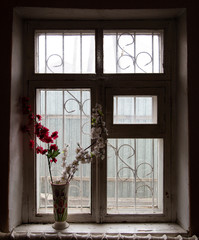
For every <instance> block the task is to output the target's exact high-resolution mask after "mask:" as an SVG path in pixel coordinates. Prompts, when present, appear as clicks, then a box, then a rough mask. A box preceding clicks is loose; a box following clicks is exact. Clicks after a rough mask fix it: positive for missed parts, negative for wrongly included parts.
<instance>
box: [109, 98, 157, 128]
mask: <svg viewBox="0 0 199 240" xmlns="http://www.w3.org/2000/svg"><path fill="white" fill-rule="evenodd" d="M113 104H114V113H113V114H114V117H113V123H114V124H156V123H157V96H114V97H113Z"/></svg>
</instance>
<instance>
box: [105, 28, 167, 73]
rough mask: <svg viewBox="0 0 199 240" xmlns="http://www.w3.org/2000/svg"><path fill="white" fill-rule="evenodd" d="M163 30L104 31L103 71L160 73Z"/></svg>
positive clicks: (161, 70)
mask: <svg viewBox="0 0 199 240" xmlns="http://www.w3.org/2000/svg"><path fill="white" fill-rule="evenodd" d="M162 41H163V31H152V30H151V31H138V30H129V31H126V30H123V31H122V30H119V31H111V30H106V31H104V73H162V72H163V69H162V64H163V56H162V55H163V54H162Z"/></svg>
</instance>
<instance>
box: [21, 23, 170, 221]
mask: <svg viewBox="0 0 199 240" xmlns="http://www.w3.org/2000/svg"><path fill="white" fill-rule="evenodd" d="M56 29H57V30H61V29H67V30H70V29H71V30H72V29H73V30H74V29H76V30H81V29H88V30H89V29H90V30H95V36H96V48H95V51H96V52H95V54H96V73H95V74H38V73H35V72H34V64H35V60H34V32H35V30H49V31H50V30H56ZM109 29H156V30H158V29H160V30H163V31H164V66H163V67H164V73H158V74H157V73H155V74H153V73H150V74H136V73H135V74H134V73H133V74H121V73H120V74H104V73H103V30H109ZM174 29H175V24H174V22H173V21H169V20H168V21H167V20H157V21H156V20H144V21H136V20H125V21H115V20H114V21H84V20H82V21H75V20H73V21H70V20H66V21H62V20H61V21H52V20H49V21H46V20H41V21H40V20H31V21H26V23H25V34H24V42H25V43H27V44H26V46H25V59H26V61H25V68H24V81H25V94H27V95H29V96H30V99H31V104H32V105H33V107H34V108H35V105H36V100H35V99H36V90H37V89H39V88H52V89H53V88H55V89H56V88H90V89H91V99H92V106H94V104H95V102H98V103H101V104H102V105H103V109H104V111H105V117H106V122H107V128H108V130H109V137H112V138H114V137H132V138H136V137H146V138H148V137H151V138H152V137H153V138H155V137H159V138H163V139H164V149H165V151H164V189H163V198H164V213H163V214H149V215H146V214H145V215H128V216H127V215H108V214H107V213H106V170H107V166H106V161H101V162H95V163H93V164H92V173H91V175H92V203H91V214H86V215H85V214H74V215H73V214H71V215H69V218H68V221H69V222H70V221H72V222H97V223H99V222H154V221H157V222H169V221H172V216H173V211H175V209H174V204H173V202H172V200H171V195H172V189H171V184H172V180H171V179H172V176H171V174H170V169H171V161H172V154H171V144H172V126H173V120H172V98H173V89H174V86H175V49H174V44H172V43H173V42H175V38H174ZM125 86H130V88H128V89H127V88H126V87H125ZM129 93H131V94H138V95H139V94H154V95H157V96H158V104H159V105H158V110H159V111H158V123H157V124H150V125H149V124H148V125H147V124H142V125H141V126H139V125H138V124H135V125H128V126H127V125H123V126H122V127H121V126H120V125H114V124H112V122H111V117H110V116H111V114H112V112H113V108H112V109H111V102H112V100H111V98H112V96H113V95H114V94H119V95H122V94H123V95H127V94H129ZM123 128H125V131H124V132H123V134H120V133H121V129H123ZM129 129H130V131H129ZM143 129H144V131H143ZM130 132H132V133H133V134H129V133H130ZM143 132H145V133H144V134H143ZM125 133H126V134H125ZM26 148H27V146H26V144H25V150H24V152H25V153H24V156H25V159H29V161H28V162H27V161H26V160H25V171H24V174H25V197H24V201H27V202H28V204H26V206H25V207H24V209H23V210H24V211H23V218H24V219H26V220H25V221H29V222H42V223H44V222H49V221H53V216H52V214H42V215H39V214H37V213H36V196H35V192H36V191H35V187H36V184H35V176H36V174H35V153H34V154H33V153H31V152H30V151H29V150H26ZM32 169H34V171H32ZM30 186H31V187H30ZM94 189H95V190H94ZM102 193H103V194H102ZM168 196H169V197H168Z"/></svg>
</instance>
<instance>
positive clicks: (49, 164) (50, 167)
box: [48, 157, 53, 183]
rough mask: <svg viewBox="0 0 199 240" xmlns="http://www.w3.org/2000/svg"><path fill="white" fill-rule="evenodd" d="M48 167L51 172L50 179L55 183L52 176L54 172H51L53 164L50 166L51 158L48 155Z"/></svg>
mask: <svg viewBox="0 0 199 240" xmlns="http://www.w3.org/2000/svg"><path fill="white" fill-rule="evenodd" d="M48 168H49V173H50V180H51V182H52V183H53V178H52V173H51V166H50V158H49V157H48Z"/></svg>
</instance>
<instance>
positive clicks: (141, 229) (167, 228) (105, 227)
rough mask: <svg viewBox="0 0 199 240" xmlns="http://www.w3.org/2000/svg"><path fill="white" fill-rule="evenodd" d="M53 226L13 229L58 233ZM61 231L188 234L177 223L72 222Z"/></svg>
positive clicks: (37, 225) (68, 232)
mask: <svg viewBox="0 0 199 240" xmlns="http://www.w3.org/2000/svg"><path fill="white" fill-rule="evenodd" d="M58 232H60V231H56V230H55V229H53V228H52V224H23V225H20V226H18V227H16V228H15V229H14V230H13V233H12V234H14V235H20V234H23V233H24V234H36V235H38V236H39V234H42V235H43V234H44V235H45V234H53V233H54V234H56V233H58ZM61 233H63V234H64V235H66V234H80V235H85V234H91V235H92V234H93V235H103V234H106V235H109V234H110V235H118V234H122V235H128V236H129V235H132V234H137V235H148V234H150V235H159V236H162V235H165V234H166V235H169V236H177V235H183V236H186V235H187V234H188V233H187V231H186V230H184V229H183V228H182V227H180V226H179V225H178V224H175V223H104V224H96V223H79V224H78V223H70V226H69V227H68V228H67V229H65V230H62V231H61Z"/></svg>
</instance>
